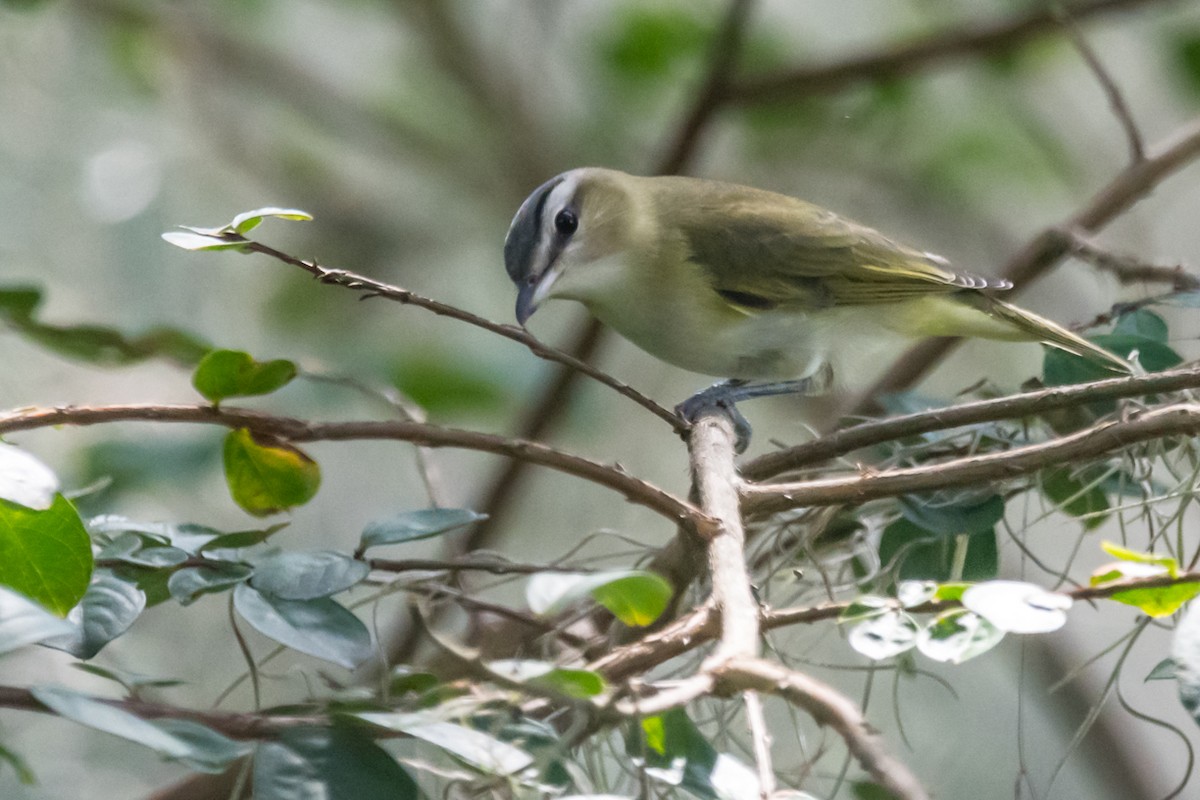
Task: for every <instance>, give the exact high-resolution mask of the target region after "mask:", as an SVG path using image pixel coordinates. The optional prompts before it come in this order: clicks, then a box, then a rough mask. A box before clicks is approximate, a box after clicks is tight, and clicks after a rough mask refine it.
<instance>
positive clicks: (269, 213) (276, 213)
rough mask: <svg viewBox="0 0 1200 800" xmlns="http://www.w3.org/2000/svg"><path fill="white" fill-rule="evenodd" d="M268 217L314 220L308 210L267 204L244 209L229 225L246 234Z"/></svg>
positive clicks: (295, 220) (294, 220)
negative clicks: (251, 209) (263, 206)
mask: <svg viewBox="0 0 1200 800" xmlns="http://www.w3.org/2000/svg"><path fill="white" fill-rule="evenodd" d="M267 217H273V218H275V219H286V220H291V221H292V222H312V214H309V213H308V212H307V211H300V210H299V209H296V208H276V207H274V206H267V207H266V208H256V209H254V210H253V211H243V212H242V213H241V214H238V215H237V216H236V217H234V218H233V221H232V222H230V223H229V227H230V228H232V229H233V230H234V231H235V232H237V233H240V234H243V235H244V234H246V233H249V232H250V231H252V230H254V229H255V228H257V227H258V226H259V225H260V224H261V223H262V221H263V219H265V218H267Z"/></svg>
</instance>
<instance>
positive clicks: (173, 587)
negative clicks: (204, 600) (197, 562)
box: [167, 561, 254, 606]
mask: <svg viewBox="0 0 1200 800" xmlns="http://www.w3.org/2000/svg"><path fill="white" fill-rule="evenodd" d="M253 574H254V569H253V568H252V567H250V566H249V565H247V564H239V563H237V562H232V561H229V562H213V563H212V564H206V565H204V566H198V567H184V568H183V569H181V570H178V571H177V572H174V573H172V575H171V577H170V579H169V580H168V581H167V591H169V592H170V593H171V597H173V598H174V599H175V600H176V602H178V603H179V604H180V605H182V606H186V605H190V604H191V603H192V602H193V601H195V600H196V599H197V598H198V597H200V596H201V595H205V594H214V593H216V592H223V591H225V590H226V589H230V588H232V587H234V586H237V585H238V584H240V583H244V582H245V581H246V580H247V579H249V577H250V576H251V575H253Z"/></svg>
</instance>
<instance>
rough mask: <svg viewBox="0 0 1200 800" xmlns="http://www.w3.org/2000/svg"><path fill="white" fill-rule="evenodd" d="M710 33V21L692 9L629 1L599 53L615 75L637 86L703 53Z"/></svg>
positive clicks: (661, 75) (667, 72)
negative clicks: (651, 5)
mask: <svg viewBox="0 0 1200 800" xmlns="http://www.w3.org/2000/svg"><path fill="white" fill-rule="evenodd" d="M711 36H712V33H711V25H710V24H709V23H708V22H707V21H706V20H704V19H703V18H702V17H699V16H697V15H696V14H695V13H694V11H689V10H685V9H684V8H665V7H644V6H641V5H631V6H629V7H627V8H626V9H624V10H623V11H622V12H621V14H620V16H619V17H618V18H617V22H616V26H615V29H614V30H613V31H612V32H611V33H609V34H608V36H607V41H606V42H605V43H604V45H603V48H602V51H601V56H602V58H603V63H604V66H605V67H607V69H608V70H609V71H610V72H611V73H612V74H613V75H614V76H615V77H617V78H620V79H621V80H623V81H626V82H627V83H628V84H629V85H631V86H638V85H642V84H645V83H646V82H647V81H651V80H655V79H661V78H665V77H667V76H668V75H669V74H670V73H671V71H672V70H673V68H674V67H675V66H676V65H677V64H679V63H680V62H681V61H685V60H694V59H696V58H698V57H700V56H701V55H703V54H704V53H705V52H706V50H707V48H708V46H709V40H710V38H711Z"/></svg>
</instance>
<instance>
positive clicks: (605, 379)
mask: <svg viewBox="0 0 1200 800" xmlns="http://www.w3.org/2000/svg"><path fill="white" fill-rule="evenodd" d="M222 238H223V239H224V240H225V241H230V242H244V245H245V247H246V249H247V250H251V251H253V252H255V253H262V254H263V255H267V256H271V257H272V258H274V259H276V260H278V261H282V262H283V263H285V264H290V265H292V266H293V267H299V268H300V269H302V270H304V271H305V272H307V273H309V274H310V275H312V276H313V277H314V278H316V279H317V280H319V281H320V282H321V283H328V284H332V285H334V286H341V287H343V288H346V289H352V290H354V291H356V292H362V293H363V295H364V296H365V297H383V298H386V299H388V300H393V301H395V302H397V303H401V304H404V305H413V306H417V307H419V308H423V309H425V310H426V311H432V312H433V313H434V314H437V315H438V316H442V317H449V318H450V319H455V320H458V321H459V322H465V323H467V324H468V325H474V326H475V327H477V328H482V329H483V330H485V331H488V332H489V333H494V334H497V335H499V336H503V337H504V338H505V339H509V340H511V341H514V342H517V343H518V344H522V345H524V346H525V347H526V348H528V349H529V351H530V352H531V353H533V354H534V355H535V356H537V357H538V358H541V359H545V360H546V361H553V362H555V363H558V364H562V365H564V366H567V367H570V368H571V369H573V370H576V371H577V372H581V373H583V374H584V375H587V376H588V377H589V378H591V379H593V380H595V381H597V382H599V383H602V384H604V385H605V386H607V387H609V388H610V389H612V390H614V391H615V392H617V393H618V394H620V395H622V396H624V397H627V398H629V399H630V400H632V401H633V402H635V403H637V404H638V405H639V406H641V407H642V408H644V409H646V410H647V411H649V412H650V413H651V414H654V415H655V416H656V417H658V418H659V419H661V420H663V421H664V422H666V423H667V424H669V425H670V426H671V427H672V428H673V429H674V430H675V432H676V433H683V432H685V431H686V430H687V426H686V425H685V424H684V423H683V421H682V420H681V419H680V418H679V416H678V415H676V414H674V413H673V412H671V411H668V410H667V409H665V408H663V407H662V406H660V405H659V404H658V403H656V402H654V401H653V400H651V399H650V398H649V397H646V396H645V395H644V394H642V393H641V392H639V391H637V390H636V389H634V388H633V387H631V386H629V385H627V384H625V383H622V382H621V381H619V380H617V379H616V378H614V377H612V376H611V375H609V374H607V373H605V372H603V371H601V370H599V369H597V368H596V367H594V366H592V365H591V364H589V363H587V362H586V361H582V360H580V359H578V358H576V357H575V356H573V355H571V354H570V353H565V352H563V351H562V350H559V349H557V348H554V347H551V346H550V345H548V344H545V343H544V342H542V341H540V340H539V339H537V338H536V337H535V336H534V335H533V334H531V333H529V331H527V330H525V329H524V328H519V327H517V326H516V325H504V324H501V323H499V322H492V321H491V320H490V319H486V318H484V317H481V316H479V315H477V314H472V313H471V312H470V311H466V310H464V309H461V308H458V307H457V306H452V305H450V304H449V303H443V302H441V301H439V300H433V299H432V298H429V297H424V296H422V295H419V294H417V293H416V292H411V291H409V290H408V289H402V288H401V287H399V286H394V285H392V284H390V283H383V282H381V281H376V280H373V279H371V278H368V277H366V276H365V275H358V274H357V273H354V272H349V271H347V270H343V269H326V268H325V267H322V266H321V265H319V264H317V262H315V261H305V260H304V259H300V258H296V257H295V256H291V255H288V254H287V253H284V252H282V251H279V250H276V249H275V248H273V247H270V246H268V245H265V244H262V243H261V242H256V241H253V240H251V239H245V238H244V237H242V236H239V235H237V234H235V233H229V234H225V235H224V236H223V237H222Z"/></svg>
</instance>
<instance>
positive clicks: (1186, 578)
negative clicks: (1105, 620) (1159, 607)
mask: <svg viewBox="0 0 1200 800" xmlns="http://www.w3.org/2000/svg"><path fill="white" fill-rule="evenodd" d="M1183 583H1200V570H1193V571H1190V572H1181V573H1179V574H1178V575H1176V576H1175V577H1174V578H1172V577H1171V576H1170V575H1151V576H1147V577H1139V578H1125V579H1122V580H1118V581H1110V582H1108V583H1103V584H1100V585H1098V586H1077V587H1075V588H1073V589H1066V590H1060V592H1061V594H1065V595H1068V596H1070V597H1071V598H1072V599H1074V600H1078V601H1087V600H1102V599H1106V598H1111V597H1112V596H1113V595H1115V594H1119V593H1120V592H1126V591H1130V590H1133V589H1162V588H1166V587H1169V586H1176V585H1178V584H1183ZM853 604H854V601H853V600H847V601H843V602H837V603H833V602H830V603H818V604H816V605H812V606H797V607H795V608H779V609H771V610H764V611H763V612H762V614H761V615H760V623H761V627H762V629H763V630H775V629H777V628H785V627H790V626H792V625H811V624H812V623H814V622H823V621H825V620H831V619H837V618H838V617H840V616H841V615H842V614H844V613H845V612H846V611H847V610H848V609H849V608H850V607H851V606H852V605H853ZM961 607H962V602H961V601H959V600H930V601H928V602H925V603H921V604H920V605H916V606H912V607H911V608H907V609H905V610H906V611H907V612H908V613H911V614H940V613H942V612H943V611H949V610H951V609H954V608H961ZM718 621H719V618H718V616H717V613H716V610H715V609H714V608H713V606H712V604H711V603H706V604H704V605H701V606H698V607H697V608H694V609H693V610H691V611H690V612H688V613H687V614H685V615H684V616H682V617H680V618H679V619H677V620H675V621H674V622H672V623H671V624H670V625H668V626H667V627H665V628H663V629H661V630H659V631H656V632H654V633H653V634H650V635H648V636H646V637H645V638H643V639H641V640H639V641H637V642H633V643H631V644H627V645H624V646H622V647H618V648H616V649H614V650H613V651H612V652H611V653H608V654H607V655H605V656H602V657H601V658H598V659H596V660H594V661H592V662H591V663H590V664H588V667H587V668H588V669H590V670H593V671H596V672H600V673H602V674H604V676H605V677H607V678H608V679H609V680H611V681H614V682H615V681H619V680H624V679H626V678H628V677H630V676H631V675H638V674H644V673H646V672H649V671H650V670H652V669H654V668H655V667H657V666H659V665H661V664H665V663H666V662H668V661H670V660H671V659H673V658H677V657H679V656H681V655H683V654H684V653H688V652H691V651H692V650H694V649H696V648H698V647H701V646H703V645H704V644H706V643H708V642H710V641H712V640H713V639H715V638H716V637H717V636H718V635H719V634H720V625H719V624H718Z"/></svg>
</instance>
